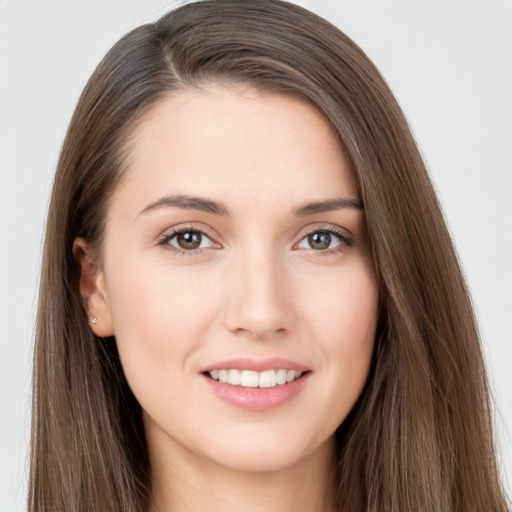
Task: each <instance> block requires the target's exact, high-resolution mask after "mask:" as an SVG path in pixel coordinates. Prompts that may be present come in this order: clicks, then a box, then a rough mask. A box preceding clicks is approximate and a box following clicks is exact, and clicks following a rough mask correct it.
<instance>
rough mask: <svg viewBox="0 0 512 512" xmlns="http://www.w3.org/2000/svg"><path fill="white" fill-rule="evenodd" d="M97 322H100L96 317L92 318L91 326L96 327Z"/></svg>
mask: <svg viewBox="0 0 512 512" xmlns="http://www.w3.org/2000/svg"><path fill="white" fill-rule="evenodd" d="M99 322H100V321H99V320H98V317H97V316H93V317H92V318H91V324H93V325H96V324H98V323H99Z"/></svg>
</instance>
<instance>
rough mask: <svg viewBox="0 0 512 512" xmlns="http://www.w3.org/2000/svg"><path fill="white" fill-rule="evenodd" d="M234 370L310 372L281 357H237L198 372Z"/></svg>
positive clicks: (305, 367) (300, 365)
mask: <svg viewBox="0 0 512 512" xmlns="http://www.w3.org/2000/svg"><path fill="white" fill-rule="evenodd" d="M234 368H236V369H237V370H252V371H255V372H264V371H265V370H279V369H280V368H283V369H285V370H295V371H297V372H306V371H308V370H310V368H308V367H307V366H304V365H302V364H299V363H296V362H295V361H291V360H289V359H283V358H281V357H271V358H269V359H249V358H244V357H239V358H236V359H227V360H226V361H219V362H217V363H213V364H210V365H208V366H206V367H204V368H202V369H201V370H200V373H205V372H210V371H212V370H231V369H234Z"/></svg>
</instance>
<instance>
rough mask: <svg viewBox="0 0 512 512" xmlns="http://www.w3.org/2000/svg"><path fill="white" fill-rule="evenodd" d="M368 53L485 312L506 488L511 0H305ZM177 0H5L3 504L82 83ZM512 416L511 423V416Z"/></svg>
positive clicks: (0, 263) (1, 0)
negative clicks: (131, 33)
mask: <svg viewBox="0 0 512 512" xmlns="http://www.w3.org/2000/svg"><path fill="white" fill-rule="evenodd" d="M297 3H301V4H302V5H304V6H306V7H308V8H310V9H312V10H314V11H316V12H318V13H319V14H321V15H322V16H324V17H325V18H327V19H329V20H330V21H331V22H333V23H334V24H336V25H337V26H339V27H340V28H341V29H342V30H343V31H345V32H346V33H347V34H348V35H349V36H350V37H352V38H353V39H354V40H355V41H356V42H357V43H358V44H360V45H361V46H362V48H363V49H364V50H365V51H366V52H367V53H368V55H369V56H370V58H372V59H373V60H374V62H375V63H376V64H377V66H378V67H379V68H380V70H381V71H382V72H383V74H384V76H385V77H386V78H387V80H388V82H389V84H390V85H391V87H392V89H393V90H394V92H395V94H396V95H397V97H398V99H399V101H400V103H401V105H402V106H403V108H404V110H405V113H406V115H407V116H408V119H409V121H410V123H411V125H412V128H413V130H414V133H415V135H416V137H417V140H418V143H419V145H420V147H421V150H422V152H423V154H424V157H425V159H426V161H427V164H428V166H429V169H430V171H431V174H432V177H433V179H434V182H435V184H436V187H437V190H438V193H439V196H440V199H441V201H442V204H443V208H444V210H445V213H446V217H447V219H448V223H449V226H450V229H451V231H452V234H453V236H454V239H455V242H456V245H457V248H458V251H459V254H460V258H461V261H462V265H463V267H464V269H465V272H466V275H467V279H468V283H469V286H470V288H471V290H472V293H473V297H474V302H475V307H476V309H477V312H478V317H479V320H480V325H481V330H482V335H483V340H484V348H485V352H486V356H487V361H488V366H489V368H490V373H491V377H492V383H493V389H494V392H495V398H496V404H497V413H496V414H497V431H498V434H499V438H500V441H501V446H502V449H501V454H502V460H503V463H502V466H503V472H504V475H505V473H508V478H507V477H506V476H505V480H506V486H507V489H508V490H509V493H510V491H511V489H512V479H511V477H512V443H511V436H510V432H509V430H510V428H512V393H511V392H510V390H511V389H512V371H510V370H509V366H510V364H511V362H512V328H511V325H510V317H511V315H512V299H511V294H512V271H511V266H512V235H511V233H512V207H511V201H510V196H511V195H512V177H511V176H512V172H511V171H512V164H511V161H512V156H511V151H510V149H511V145H512V99H511V91H512V65H511V62H512V30H510V27H512V2H511V1H510V0H480V1H470V0H459V1H454V0H442V1H428V2H427V1H426V0H425V1H410V0H409V1H407V2H406V1H397V0H387V1H386V2H382V1H378V0H374V1H361V0H358V1H354V0H353V1H344V0H337V1H336V0H332V1H328V0H316V1H314V0H311V1H302V2H297ZM170 5H172V2H169V1H167V2H163V1H157V0H146V1H144V2H141V1H137V2H135V1H133V0H122V1H121V0H110V1H109V2H105V1H103V0H87V1H85V0H83V1H64V0H61V1H60V2H59V1H55V0H45V1H44V2H41V1H37V0H30V1H29V0H26V1H25V0H0V411H1V413H0V414H1V416H0V419H1V421H0V434H1V435H0V511H1V512H18V511H22V510H24V507H25V505H24V504H25V501H26V500H25V493H26V484H25V481H26V469H27V445H28V437H29V423H30V404H29V396H30V373H31V369H30V366H31V350H32V342H33V333H34V316H35V310H36V291H37V281H38V272H39V260H40V251H41V243H42V237H43V228H44V218H45V213H46V208H47V203H48V196H49V191H50V186H51V181H52V174H53V171H54V169H55V165H56V162H57V158H58V153H59V148H60V145H61V142H62V140H63V138H64V134H65V130H66V126H67V123H68V121H69V118H70V116H71V113H72V110H73V107H74V105H75V103H76V100H77V98H78V95H79V93H80V91H81V89H82V87H83V86H84V84H85V81H86V80H87V78H88V76H89V75H90V73H91V72H92V70H93V69H94V67H95V65H96V64H97V63H98V61H99V60H100V58H101V57H102V56H103V55H104V53H105V52H106V51H107V50H108V48H109V47H110V46H111V45H112V44H113V43H114V42H115V41H116V40H117V39H118V38H119V37H120V36H122V35H123V34H124V33H125V32H127V31H128V30H129V29H130V28H133V27H134V26H137V25H139V24H141V23H143V22H146V21H152V20H154V19H156V17H157V16H158V15H160V14H162V13H163V12H165V11H166V10H167V8H168V7H169V6H170ZM507 426H508V430H507Z"/></svg>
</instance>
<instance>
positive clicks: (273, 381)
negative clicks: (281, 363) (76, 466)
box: [207, 368, 302, 388]
mask: <svg viewBox="0 0 512 512" xmlns="http://www.w3.org/2000/svg"><path fill="white" fill-rule="evenodd" d="M207 373H208V375H210V377H211V378H212V379H213V380H217V381H219V382H221V383H227V384H231V385H232V386H241V387H243V388H273V387H276V386H281V385H283V384H287V383H290V382H293V381H294V380H296V379H298V378H299V377H300V376H301V375H302V372H299V371H297V370H287V369H286V368H280V369H278V370H265V371H262V372H257V371H253V370H238V369H235V368H233V369H229V370H211V371H209V372H207Z"/></svg>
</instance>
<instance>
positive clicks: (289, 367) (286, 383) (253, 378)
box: [200, 358, 313, 412]
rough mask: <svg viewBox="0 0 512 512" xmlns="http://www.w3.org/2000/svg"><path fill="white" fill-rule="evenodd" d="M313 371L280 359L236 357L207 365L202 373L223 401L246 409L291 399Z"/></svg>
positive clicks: (274, 405)
mask: <svg viewBox="0 0 512 512" xmlns="http://www.w3.org/2000/svg"><path fill="white" fill-rule="evenodd" d="M312 373H313V372H312V370H311V369H310V368H307V367H305V366H303V365H300V364H297V363H295V362H293V361H289V360H286V359H280V358H271V359H266V360H255V359H232V360H229V361H223V362H219V363H215V364H213V365H211V366H209V367H208V368H203V369H202V371H201V372H200V375H201V377H202V379H203V381H204V382H205V384H207V386H208V388H209V389H210V390H211V391H212V392H213V393H214V394H215V395H216V396H217V397H218V398H220V399H221V400H223V401H224V402H227V403H229V404H230V405H233V406H235V407H237V408H239V409H243V410H246V411H253V412H257V411H268V410H271V409H275V408H277V407H280V406H282V405H284V404H286V403H288V402H291V401H292V400H293V399H294V398H295V397H296V396H297V395H299V394H300V393H301V391H302V390H303V389H304V388H305V387H306V386H307V383H308V381H310V378H309V377H310V376H311V374H312Z"/></svg>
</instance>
